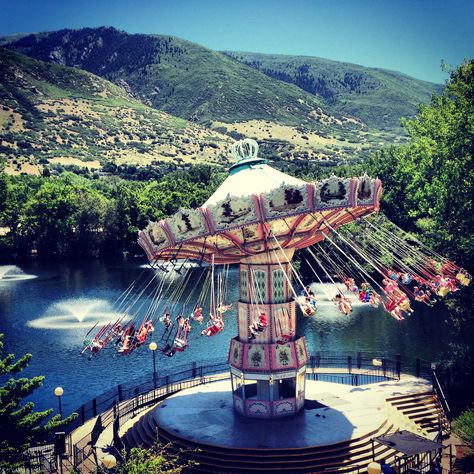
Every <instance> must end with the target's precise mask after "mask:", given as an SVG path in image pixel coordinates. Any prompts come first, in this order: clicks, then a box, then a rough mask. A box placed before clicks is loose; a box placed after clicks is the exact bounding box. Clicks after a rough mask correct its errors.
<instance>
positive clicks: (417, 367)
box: [415, 358, 421, 377]
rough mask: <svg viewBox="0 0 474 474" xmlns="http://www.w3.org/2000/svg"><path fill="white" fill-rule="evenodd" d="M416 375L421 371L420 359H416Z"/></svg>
mask: <svg viewBox="0 0 474 474" xmlns="http://www.w3.org/2000/svg"><path fill="white" fill-rule="evenodd" d="M415 371H416V376H417V377H419V376H420V373H421V361H420V359H418V358H417V359H416V369H415Z"/></svg>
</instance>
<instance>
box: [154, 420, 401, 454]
mask: <svg viewBox="0 0 474 474" xmlns="http://www.w3.org/2000/svg"><path fill="white" fill-rule="evenodd" d="M392 428H393V427H392V426H388V427H387V422H386V421H385V422H384V423H383V424H382V425H381V426H380V427H379V428H378V429H377V430H374V431H373V432H371V433H369V434H367V435H365V436H364V437H361V438H359V439H354V440H350V441H349V442H345V443H336V444H332V445H325V446H314V447H311V446H310V447H304V448H293V449H291V448H289V449H285V450H284V454H282V450H281V449H265V450H258V449H252V448H250V449H246V448H231V447H214V446H211V445H206V444H203V443H197V442H192V441H186V440H184V439H182V438H179V437H177V436H176V435H174V434H172V433H170V432H168V431H166V430H163V429H160V433H159V435H160V438H166V439H167V440H168V441H172V442H175V443H178V444H180V445H183V446H186V447H193V448H197V449H202V450H203V451H205V452H206V453H208V454H214V455H216V456H218V457H219V458H222V457H223V456H224V457H233V456H235V454H236V452H238V453H239V455H240V456H247V457H249V458H252V457H254V456H257V457H258V458H259V459H262V460H263V458H266V459H274V458H281V457H283V458H284V459H287V458H288V457H298V458H300V459H302V458H305V457H308V456H311V457H314V456H319V457H321V456H322V455H324V454H331V455H335V454H337V453H338V452H344V453H347V452H348V451H351V450H352V451H354V450H357V449H358V448H359V447H360V446H363V445H364V444H367V442H370V439H371V438H372V437H374V436H378V435H381V434H385V433H387V432H388V431H390V430H391V429H392Z"/></svg>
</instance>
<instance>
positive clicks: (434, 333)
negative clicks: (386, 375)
mask: <svg viewBox="0 0 474 474" xmlns="http://www.w3.org/2000/svg"><path fill="white" fill-rule="evenodd" d="M20 267H21V268H20ZM20 267H16V266H0V332H1V333H4V334H5V337H4V343H5V353H10V352H13V353H15V354H16V356H21V355H23V354H25V353H31V354H32V355H33V358H32V360H31V363H30V365H29V367H28V369H26V370H25V371H24V372H22V374H25V375H27V376H29V377H31V376H33V375H45V376H46V380H45V382H44V385H43V387H42V388H40V389H38V390H37V391H36V392H35V393H34V395H33V397H32V400H33V401H34V402H35V403H36V407H37V408H38V409H45V408H50V407H53V408H54V409H55V410H56V409H57V400H56V397H55V396H54V394H53V390H54V388H55V387H56V386H58V385H60V386H62V387H63V388H64V395H63V397H62V403H63V410H64V413H69V412H71V411H72V410H74V409H76V408H78V407H79V406H80V405H81V404H82V403H84V402H86V401H88V400H90V399H91V398H93V397H95V396H97V395H99V394H100V393H102V392H104V391H106V390H108V389H109V388H112V387H114V386H116V385H117V384H119V383H123V382H126V381H130V380H131V379H133V378H136V377H140V376H142V375H144V374H145V373H147V372H150V373H151V371H152V368H153V365H152V355H151V353H150V351H149V349H148V348H147V346H144V347H142V348H140V349H139V350H136V351H135V352H133V353H132V354H131V355H130V356H121V355H119V354H118V353H117V352H116V351H115V350H114V348H113V347H112V346H113V345H110V346H108V347H107V348H106V349H104V350H103V351H102V352H101V353H99V354H98V356H97V357H95V358H94V359H93V360H92V361H88V359H87V357H85V356H80V351H81V349H82V340H83V339H84V336H85V334H86V333H87V331H88V329H90V328H91V327H92V326H93V324H94V323H95V322H96V321H97V320H98V319H101V321H107V320H115V318H116V309H117V304H115V305H114V302H116V301H117V300H118V299H119V297H120V295H122V294H123V292H124V291H125V290H126V289H127V288H129V286H130V285H131V284H132V283H133V282H134V281H139V282H141V283H142V286H143V283H144V282H150V281H151V279H152V277H153V276H155V275H156V273H155V271H154V270H152V269H151V268H149V267H147V265H146V262H145V261H144V260H143V261H141V260H138V259H130V260H114V261H96V260H90V261H89V260H88V261H68V262H42V261H34V262H31V263H28V264H22V265H21V266H20ZM201 271H205V269H198V268H196V269H194V270H193V273H192V277H191V278H190V280H189V285H188V288H192V287H193V284H194V283H195V282H196V280H197V279H198V278H199V274H200V273H199V272H201ZM183 273H184V272H183ZM162 277H163V274H158V275H157V276H155V280H154V281H152V282H151V284H150V286H149V288H148V289H149V290H151V289H153V288H156V285H158V284H159V281H160V278H162ZM164 277H165V278H167V279H168V280H169V283H170V285H171V287H173V285H174V286H178V287H179V286H180V285H179V283H180V282H182V278H183V276H182V275H180V274H177V273H176V272H173V271H171V272H169V273H168V274H165V275H164ZM201 281H202V280H201ZM228 287H229V294H228V298H227V300H228V301H227V302H235V301H236V300H237V296H238V272H237V267H231V269H230V271H229V284H228ZM324 290H326V291H324ZM328 291H329V292H331V291H333V289H332V288H331V287H330V285H329V284H328V285H327V288H322V286H321V285H317V286H316V293H317V296H318V299H319V300H320V302H319V303H318V305H319V309H318V314H317V316H314V317H311V318H303V317H300V318H299V319H298V334H304V335H305V336H306V340H307V344H308V349H309V352H310V353H314V352H316V351H318V350H319V351H336V352H342V353H345V352H348V351H375V352H384V353H387V354H401V355H402V356H406V357H412V358H415V357H420V358H422V359H425V360H428V361H432V360H436V359H437V357H439V356H440V354H441V353H442V351H443V350H444V349H445V348H446V346H447V344H448V343H449V339H448V338H449V337H450V336H449V334H450V331H449V330H448V328H447V326H446V323H445V322H444V311H445V310H444V307H443V305H442V304H439V303H438V305H436V306H435V307H434V308H433V309H429V308H427V307H426V306H424V305H421V304H418V303H414V306H413V307H414V309H415V313H414V315H413V316H411V317H409V318H407V319H406V320H405V321H402V322H399V321H395V320H394V319H393V318H391V317H390V316H389V315H388V314H387V313H385V312H384V311H382V310H380V309H373V308H370V307H368V306H367V305H362V304H359V305H357V304H356V305H354V311H353V313H352V314H351V315H350V316H343V315H342V314H340V313H339V312H338V311H337V309H336V307H335V306H334V304H332V303H331V302H330V301H324V299H325V298H326V296H325V295H326V294H327V293H328ZM333 292H334V291H333ZM187 295H188V291H187V290H185V291H184V292H183V294H182V295H178V299H179V304H178V305H177V306H176V307H177V308H182V304H183V303H184V302H185V300H186V299H187ZM326 299H327V298H326ZM138 300H139V301H140V302H143V303H144V307H147V304H149V299H148V298H146V297H145V295H143V296H142V297H141V298H139V299H138ZM192 306H193V302H192V301H190V302H189V303H188V307H189V311H187V312H188V313H189V312H190V310H191V309H192ZM234 306H235V304H234ZM204 314H207V313H206V312H204ZM236 327H237V323H236V318H235V311H230V312H229V313H226V314H225V330H224V331H223V332H222V333H220V334H218V335H216V336H214V337H211V338H208V337H205V336H202V335H201V334H200V332H201V329H202V327H201V326H199V325H198V324H197V323H195V322H194V323H193V330H192V331H191V334H190V343H189V347H188V348H187V349H186V351H185V352H183V353H177V354H176V355H175V357H173V358H168V357H165V356H161V355H160V354H158V353H157V370H158V371H164V370H167V371H169V370H173V368H175V367H178V366H181V365H183V364H189V363H190V362H192V361H196V363H197V364H198V365H199V364H200V363H203V362H210V363H212V362H213V361H216V360H218V359H220V360H222V359H225V358H226V357H227V351H228V346H229V340H230V338H231V337H234V336H235V335H236ZM161 332H162V328H161V327H158V328H157V330H156V332H155V336H154V340H157V342H159V339H160V337H161Z"/></svg>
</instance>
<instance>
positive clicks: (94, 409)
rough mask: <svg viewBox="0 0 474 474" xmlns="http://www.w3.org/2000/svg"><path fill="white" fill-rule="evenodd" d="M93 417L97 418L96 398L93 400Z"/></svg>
mask: <svg viewBox="0 0 474 474" xmlns="http://www.w3.org/2000/svg"><path fill="white" fill-rule="evenodd" d="M92 415H93V416H94V417H96V416H97V399H96V398H93V399H92Z"/></svg>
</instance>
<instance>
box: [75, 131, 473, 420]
mask: <svg viewBox="0 0 474 474" xmlns="http://www.w3.org/2000/svg"><path fill="white" fill-rule="evenodd" d="M257 152H258V145H257V143H256V142H255V141H254V140H249V139H245V140H242V141H240V142H237V143H235V144H234V146H233V147H232V154H233V156H234V157H235V159H236V163H235V164H234V165H233V166H231V167H230V169H229V176H228V177H227V179H226V180H225V181H224V182H223V183H222V184H221V186H220V187H219V188H218V189H217V190H216V191H215V193H214V194H213V195H212V196H211V197H210V198H209V199H208V200H207V201H206V202H205V203H204V204H203V206H201V207H200V208H198V209H180V210H179V211H178V212H177V213H176V214H175V215H174V216H172V217H169V218H166V219H163V220H161V221H159V222H151V223H150V224H149V225H148V226H147V227H146V228H145V229H144V230H142V231H140V232H139V239H138V243H139V244H140V245H141V247H142V248H143V249H144V251H145V253H146V255H147V257H148V259H149V261H150V264H151V265H152V266H153V267H154V268H156V273H155V274H154V275H153V277H152V278H151V280H150V281H146V282H145V283H139V282H134V283H133V284H132V285H131V287H129V288H128V289H127V290H126V292H125V293H124V295H122V296H121V297H120V298H119V301H118V302H117V305H118V308H119V311H118V312H119V314H121V316H120V317H119V318H118V319H117V321H115V322H113V323H110V324H108V325H106V326H104V327H102V328H100V329H99V330H98V332H97V333H96V335H95V336H94V337H93V338H92V339H86V340H85V341H84V349H83V352H88V353H89V354H90V357H92V356H93V355H95V354H97V353H98V352H99V351H101V350H102V349H103V348H104V347H106V346H107V345H109V344H110V342H111V341H115V345H116V347H117V350H118V352H119V353H120V354H123V355H129V354H130V353H132V352H133V351H134V350H136V349H138V348H139V347H141V346H142V345H143V344H144V342H145V341H146V340H147V338H149V337H151V335H152V334H154V333H155V334H157V332H158V330H160V332H161V336H158V337H157V340H158V341H159V342H160V344H159V346H160V351H161V352H162V353H163V355H165V356H168V357H172V356H174V355H175V354H176V353H179V352H183V351H185V350H186V349H187V347H188V345H189V340H188V338H189V334H190V331H191V330H192V327H193V326H196V325H198V326H199V332H200V334H201V335H202V336H204V337H214V336H216V335H218V334H220V333H221V332H223V330H224V328H225V318H226V317H227V316H225V313H226V312H229V311H230V310H232V309H233V308H232V305H231V304H229V302H228V301H227V300H226V294H227V289H228V272H229V266H230V265H232V264H238V265H239V277H240V279H239V282H240V283H239V293H240V295H239V300H238V302H237V305H236V308H235V311H236V314H237V322H238V334H237V336H236V337H234V338H233V339H231V342H230V347H229V356H228V362H229V365H230V374H231V384H232V395H233V406H234V409H235V411H237V412H238V413H240V414H242V415H244V416H248V417H258V418H278V417H283V416H289V415H294V414H296V413H297V412H298V411H299V410H300V409H301V408H302V407H303V405H304V402H305V373H306V363H307V359H308V354H307V349H306V343H305V338H304V336H302V335H298V334H297V331H296V315H297V309H298V308H299V310H300V311H301V313H302V314H303V316H306V317H317V314H318V312H319V311H320V308H318V300H317V298H316V296H315V295H314V293H313V292H312V291H311V288H310V285H309V284H308V282H306V283H305V282H304V277H303V276H302V274H300V271H299V270H298V269H297V268H296V267H295V265H294V263H293V261H292V260H293V255H294V253H295V251H300V253H299V254H300V257H301V258H300V261H301V265H304V266H305V267H306V269H307V270H308V271H307V272H306V273H305V275H307V273H310V274H312V275H314V279H315V281H317V282H319V283H321V284H322V285H321V287H322V288H323V291H324V292H325V294H326V297H327V300H328V301H330V302H331V304H334V305H335V307H336V308H337V310H338V311H339V312H340V313H341V317H349V315H350V314H351V312H352V309H353V304H354V303H356V302H357V303H358V304H364V305H368V306H371V307H377V306H382V307H383V308H384V309H385V310H386V312H387V313H388V314H390V316H392V317H393V318H394V319H396V320H397V321H401V320H403V319H404V318H406V317H408V316H409V315H410V314H411V313H412V312H413V309H412V307H411V302H410V299H411V300H414V301H416V302H420V303H424V304H427V305H429V306H431V305H433V304H434V303H435V302H436V300H437V299H439V298H441V297H444V296H446V295H447V294H448V293H450V292H453V291H457V290H458V289H459V288H460V287H461V286H466V285H468V284H469V283H470V281H471V277H470V275H468V274H467V273H466V272H465V271H464V270H462V269H461V268H459V267H458V266H457V265H456V264H454V263H453V262H451V261H450V260H448V259H446V258H444V257H442V256H441V255H438V254H437V253H435V252H433V251H431V250H430V249H428V248H427V247H425V246H424V245H423V244H422V243H420V242H418V241H414V240H413V238H412V237H411V236H408V234H406V233H405V232H404V231H403V230H402V229H400V228H398V227H397V226H396V225H395V224H393V223H391V222H389V221H387V220H386V219H385V220H383V218H382V217H380V218H378V219H374V218H373V216H372V217H369V216H370V215H371V214H375V213H377V211H378V210H379V200H380V195H381V192H382V183H381V182H380V180H379V179H372V178H370V177H368V176H367V175H365V176H362V177H359V178H356V177H355V178H339V177H336V176H332V177H330V178H328V179H325V180H322V181H320V182H316V183H308V182H305V181H303V180H301V179H297V178H294V177H292V176H289V175H287V174H284V173H282V172H280V171H278V170H276V169H274V168H271V167H270V166H269V165H268V164H267V162H266V160H264V159H262V158H259V157H258V156H257ZM351 223H352V224H351ZM348 224H351V225H348ZM189 261H195V262H198V263H199V265H202V264H203V263H205V264H208V266H206V267H205V268H204V269H200V268H199V267H198V268H195V267H189V265H188V262H189ZM176 272H177V273H178V274H179V276H180V278H179V280H178V284H176V282H175V281H174V280H173V279H172V278H171V275H174V276H176ZM328 283H330V286H329V288H330V289H328V288H327V284H328ZM183 295H186V297H185V299H184V303H183V304H181V301H183ZM145 296H147V298H145ZM178 302H179V303H178ZM207 313H208V316H207ZM206 319H207V322H206V323H205V322H204V321H205V320H206ZM94 330H97V328H96V327H94V328H93V329H92V330H91V331H90V333H91V332H93V331H94ZM88 335H89V334H88Z"/></svg>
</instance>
